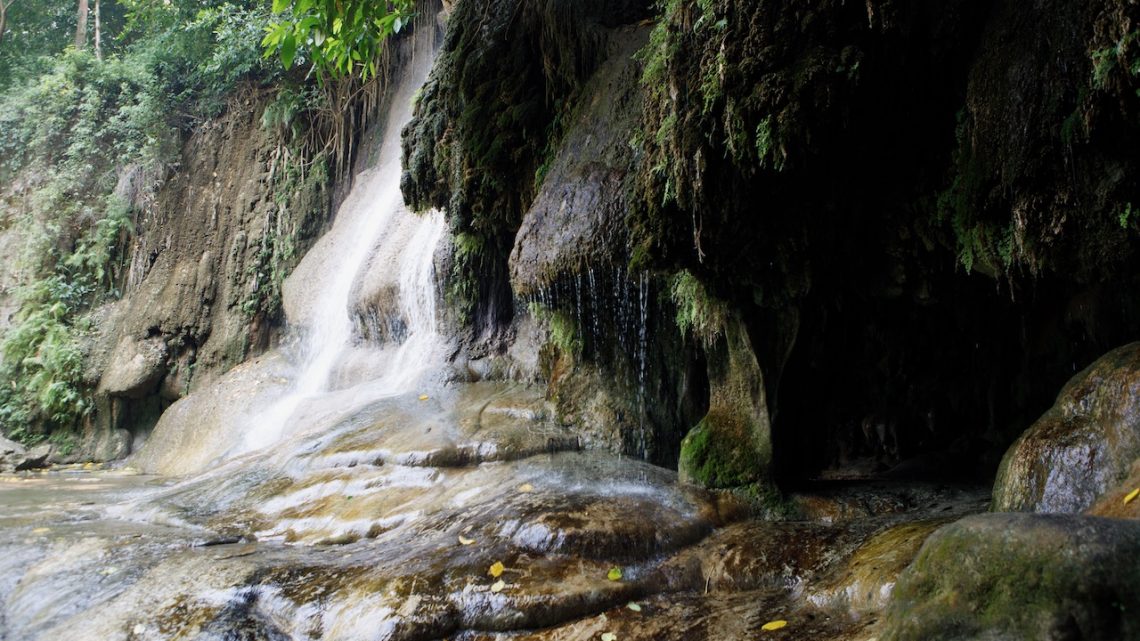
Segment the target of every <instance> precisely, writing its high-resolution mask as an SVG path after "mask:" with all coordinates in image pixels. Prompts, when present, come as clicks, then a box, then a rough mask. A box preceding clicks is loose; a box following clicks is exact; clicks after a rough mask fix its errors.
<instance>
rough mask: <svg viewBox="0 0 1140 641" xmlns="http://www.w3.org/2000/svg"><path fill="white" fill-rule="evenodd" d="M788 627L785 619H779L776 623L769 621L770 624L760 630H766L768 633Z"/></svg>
mask: <svg viewBox="0 0 1140 641" xmlns="http://www.w3.org/2000/svg"><path fill="white" fill-rule="evenodd" d="M786 625H788V622H787V621H785V620H783V619H777V620H775V621H769V622H767V623H765V624H764V625H762V626H760V629H761V630H765V631H767V632H771V631H772V630H779V629H780V628H782V627H784V626H786Z"/></svg>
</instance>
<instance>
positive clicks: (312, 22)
mask: <svg viewBox="0 0 1140 641" xmlns="http://www.w3.org/2000/svg"><path fill="white" fill-rule="evenodd" d="M414 5H415V3H414V0H391V1H388V2H375V1H373V0H273V12H274V13H275V14H279V15H280V19H279V20H278V21H276V22H274V23H273V24H271V25H269V27H267V28H266V34H265V38H264V39H263V40H262V43H261V44H262V47H263V48H264V49H265V56H266V57H267V58H269V57H272V56H275V55H276V56H277V57H279V58H280V60H281V64H282V65H284V66H285V68H286V69H289V68H291V67H292V66H293V65H294V64H295V63H296V62H298V61H299V60H300V59H302V58H307V60H308V62H310V63H311V64H312V65H313V69H314V70H315V71H316V72H317V74H318V76H317V77H318V79H319V80H323V79H324V78H325V77H332V78H343V77H347V76H354V75H358V76H360V77H361V79H363V80H368V79H369V78H371V77H373V76H375V75H376V73H377V70H378V68H377V62H376V61H377V58H378V57H379V54H380V52H381V51H382V48H383V46H384V41H385V40H386V39H387V38H388V37H389V36H391V35H392V34H394V33H398V32H399V31H400V30H401V29H403V28H404V26H405V25H407V24H408V22H409V21H410V20H411V18H412V17H413V15H414V13H413V11H414Z"/></svg>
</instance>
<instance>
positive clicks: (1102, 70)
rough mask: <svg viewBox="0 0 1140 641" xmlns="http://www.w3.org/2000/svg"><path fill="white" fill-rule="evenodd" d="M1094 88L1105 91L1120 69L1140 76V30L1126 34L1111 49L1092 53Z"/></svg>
mask: <svg viewBox="0 0 1140 641" xmlns="http://www.w3.org/2000/svg"><path fill="white" fill-rule="evenodd" d="M1092 62H1093V78H1092V82H1093V86H1094V87H1095V88H1097V89H1104V88H1106V87H1107V86H1108V84H1109V81H1110V80H1111V78H1112V75H1113V74H1114V72H1116V71H1117V70H1118V69H1119V70H1122V71H1123V72H1124V73H1125V74H1127V75H1130V76H1140V29H1138V30H1135V31H1129V32H1125V33H1124V34H1123V35H1122V36H1121V37H1120V39H1119V40H1117V41H1116V42H1115V43H1114V44H1113V45H1112V46H1111V47H1105V48H1103V49H1097V50H1096V51H1094V52H1092Z"/></svg>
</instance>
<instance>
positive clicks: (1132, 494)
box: [1124, 487, 1140, 505]
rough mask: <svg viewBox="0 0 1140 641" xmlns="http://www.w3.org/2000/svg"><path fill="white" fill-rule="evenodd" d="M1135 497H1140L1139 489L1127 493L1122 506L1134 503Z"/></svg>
mask: <svg viewBox="0 0 1140 641" xmlns="http://www.w3.org/2000/svg"><path fill="white" fill-rule="evenodd" d="M1137 496H1140V487H1138V488H1136V489H1135V490H1132V491H1131V492H1129V493H1128V496H1126V497H1124V504H1125V505H1128V504H1129V503H1131V502H1133V501H1135V500H1136V497H1137Z"/></svg>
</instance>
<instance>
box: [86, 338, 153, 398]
mask: <svg viewBox="0 0 1140 641" xmlns="http://www.w3.org/2000/svg"><path fill="white" fill-rule="evenodd" d="M167 352H168V350H167V347H166V343H165V342H164V341H163V340H162V339H161V338H148V339H145V340H136V339H134V338H132V337H130V336H124V337H122V338H121V339H120V340H119V344H118V345H117V346H116V348H115V351H114V354H113V355H112V356H111V363H110V365H109V366H108V367H107V370H106V371H105V372H104V373H103V377H102V378H101V379H100V381H99V391H100V392H102V393H106V394H108V395H110V396H121V397H124V398H143V397H145V396H147V395H150V394H152V393H154V391H155V390H156V389H157V388H158V383H159V381H160V380H162V377H163V376H164V375H165V374H166V360H167Z"/></svg>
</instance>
